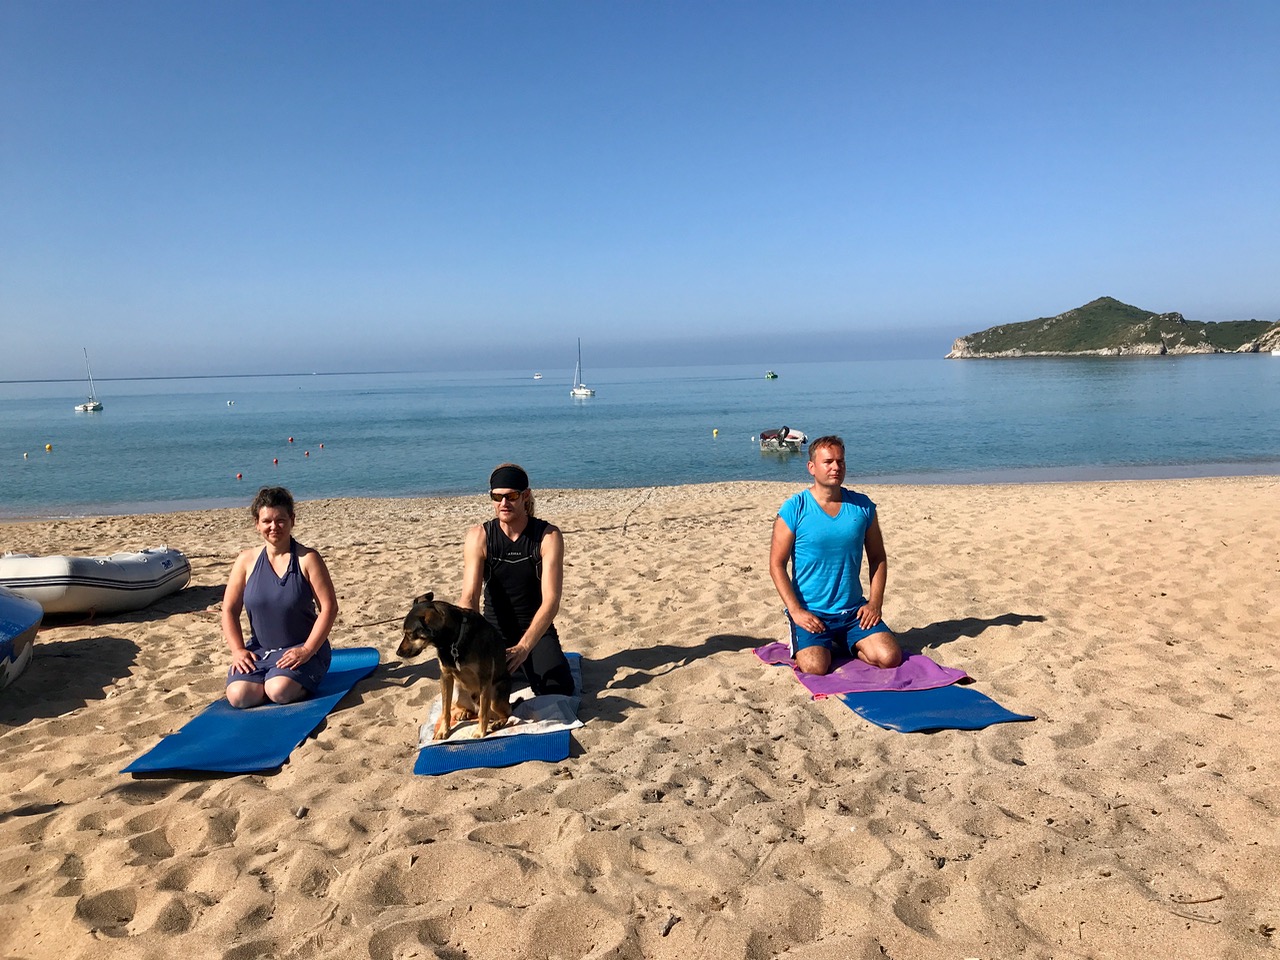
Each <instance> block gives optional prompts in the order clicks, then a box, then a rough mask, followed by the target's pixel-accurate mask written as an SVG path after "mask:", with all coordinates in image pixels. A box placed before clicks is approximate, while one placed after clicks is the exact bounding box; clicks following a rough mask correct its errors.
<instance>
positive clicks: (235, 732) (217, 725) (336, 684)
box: [120, 647, 378, 773]
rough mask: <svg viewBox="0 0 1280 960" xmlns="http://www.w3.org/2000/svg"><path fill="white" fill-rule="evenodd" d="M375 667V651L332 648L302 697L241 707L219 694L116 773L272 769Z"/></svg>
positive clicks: (361, 648) (220, 771) (247, 771)
mask: <svg viewBox="0 0 1280 960" xmlns="http://www.w3.org/2000/svg"><path fill="white" fill-rule="evenodd" d="M377 665H378V651H377V650H375V649H374V648H373V647H349V648H347V649H344V650H338V649H335V650H334V651H333V659H332V660H331V661H330V664H329V672H328V673H326V674H325V677H324V679H323V680H321V681H320V686H319V688H318V689H317V690H316V692H315V693H314V694H313V695H312V696H310V697H308V698H307V699H305V700H302V701H300V702H298V703H285V704H279V703H269V704H263V705H262V706H260V707H250V708H249V709H247V710H240V709H237V708H236V707H233V706H231V704H229V703H227V701H226V699H225V698H224V699H222V700H219V701H217V702H216V703H212V704H210V705H209V706H208V707H206V708H205V709H204V710H202V711H201V712H200V713H198V714H196V716H195V717H194V718H192V719H191V720H190V721H188V722H187V724H186V725H185V726H184V727H183V728H182V729H181V730H179V731H178V732H177V733H171V734H169V735H168V736H167V737H165V738H164V739H163V740H161V741H160V742H159V743H158V744H156V745H155V746H154V747H152V748H151V749H150V750H148V751H147V752H146V753H144V754H143V755H142V756H140V757H139V758H138V759H137V760H135V761H133V763H131V764H129V765H128V766H127V767H125V768H124V769H123V770H121V771H120V772H121V773H157V772H160V771H165V770H203V771H209V772H213V773H251V772H253V771H256V770H274V769H275V768H276V767H279V766H281V765H283V764H284V762H285V761H286V760H288V759H289V754H290V753H292V752H293V748H294V747H296V746H297V745H298V744H300V743H301V742H302V741H303V740H305V739H306V738H307V735H308V734H309V733H311V731H312V730H314V729H315V728H316V727H318V726H320V722H321V721H322V720H324V718H325V717H326V716H328V714H329V711H330V710H332V709H333V708H334V707H335V706H337V704H338V701H339V700H341V699H342V698H343V697H344V696H346V695H347V693H348V692H349V691H350V690H351V688H352V687H353V686H355V685H356V683H357V682H358V681H359V680H361V679H363V678H364V677H367V676H368V675H369V674H371V673H372V672H373V670H374V668H375V667H376V666H377Z"/></svg>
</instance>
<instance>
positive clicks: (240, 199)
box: [0, 0, 1280, 379]
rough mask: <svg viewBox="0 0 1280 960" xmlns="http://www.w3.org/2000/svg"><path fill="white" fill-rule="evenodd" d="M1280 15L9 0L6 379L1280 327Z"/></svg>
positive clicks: (904, 350)
mask: <svg viewBox="0 0 1280 960" xmlns="http://www.w3.org/2000/svg"><path fill="white" fill-rule="evenodd" d="M1278 40H1280V3H1275V2H1272V0H1259V2H1237V3H1233V2H1229V0H1228V2H1222V3H1212V4H1210V3H1203V2H1194V3H1178V2H1150V3H1131V2H1123V0H1120V2H1105V3H1104V2H1096V3H1095V2H1063V3H1053V2H1021V0H1019V2H1007V3H1006V2H981V0H979V2H963V3H957V2H953V0H945V2H911V0H906V2H900V3H870V2H866V3H862V2H853V0H846V2H830V3H827V2H805V0H797V2H782V0H778V2H773V3H757V2H741V0H734V2H715V3H712V2H698V0H678V2H662V3H653V2H625V3H623V2H607V0H593V2H558V0H540V2H532V0H530V2H521V3H514V2H510V3H509V2H485V0H466V2H463V0H458V2H425V0H422V2H404V3H402V2H377V3H356V2H349V3H332V2H305V3H279V2H260V0H251V2H200V3H194V2H193V3H186V2H179V3H174V2H170V0H163V2H135V0H111V2H108V3H103V2H98V0H93V2H86V0H5V2H3V3H0V336H2V337H3V345H4V346H3V349H2V350H0V379H21V378H28V377H64V376H65V377H76V376H79V375H80V370H81V366H82V363H83V360H82V356H81V352H80V350H81V347H82V346H85V347H88V349H89V352H90V355H91V357H92V359H93V361H94V370H95V373H96V374H97V375H99V376H101V377H124V376H133V375H166V374H175V375H185V374H201V373H211V374H216V373H249V372H267V371H281V372H295V371H309V370H325V371H332V370H385V369H395V370H402V369H431V368H439V367H449V366H458V367H462V368H466V369H487V368H513V369H524V368H534V369H542V368H546V369H549V370H550V369H555V370H557V372H559V371H560V370H561V369H562V368H565V367H571V366H572V357H573V350H574V341H575V338H576V337H578V336H581V337H582V339H583V343H584V351H585V353H586V359H587V361H588V367H589V368H590V367H592V366H594V367H595V368H600V367H607V366H614V365H625V364H629V363H657V364H665V363H679V362H686V361H698V362H714V361H716V360H721V359H723V360H726V361H735V362H736V361H741V362H750V363H755V362H759V363H760V364H761V366H767V365H769V363H770V361H771V360H773V359H775V358H776V359H777V360H778V361H782V360H788V361H793V360H799V359H803V358H804V357H814V358H830V359H836V358H846V357H848V358H853V357H858V356H898V355H913V356H941V355H942V354H943V353H945V352H946V350H947V349H948V348H949V346H950V342H951V340H952V339H953V338H954V337H956V336H961V335H963V334H966V333H971V332H973V331H975V330H979V329H983V328H985V327H987V326H990V325H992V324H996V323H1006V322H1013V321H1019V320H1028V319H1032V318H1034V317H1039V316H1048V315H1053V314H1056V313H1060V312H1062V311H1064V310H1068V309H1070V308H1072V307H1075V306H1079V305H1080V304H1082V303H1085V302H1087V301H1089V300H1091V299H1093V298H1094V297H1098V296H1103V295H1106V296H1113V297H1117V298H1118V299H1120V300H1123V301H1125V302H1127V303H1132V304H1136V305H1138V306H1140V307H1144V308H1146V309H1151V310H1159V311H1167V310H1176V311H1180V312H1182V313H1183V314H1185V315H1186V316H1187V317H1188V319H1192V320H1230V319H1248V318H1258V319H1267V320H1276V319H1280V122H1278V120H1277V118H1280V54H1278V53H1277V41H1278Z"/></svg>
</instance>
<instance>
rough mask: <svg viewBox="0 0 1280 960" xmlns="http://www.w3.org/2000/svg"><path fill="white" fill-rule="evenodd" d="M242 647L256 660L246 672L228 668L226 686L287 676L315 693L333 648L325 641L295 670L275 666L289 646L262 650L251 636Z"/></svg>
mask: <svg viewBox="0 0 1280 960" xmlns="http://www.w3.org/2000/svg"><path fill="white" fill-rule="evenodd" d="M244 648H245V649H246V650H248V651H249V652H250V653H252V654H253V655H254V656H255V657H257V658H258V660H257V662H256V663H255V664H254V665H253V669H252V670H251V671H249V672H248V673H232V672H231V671H230V670H228V671H227V686H230V685H231V684H233V683H239V682H241V681H243V682H246V683H266V682H267V681H268V680H270V679H271V678H272V677H288V678H289V679H290V680H293V681H294V682H295V683H298V684H300V685H301V687H302V689H304V690H306V691H307V693H315V692H316V687H318V686H320V681H321V680H323V679H324V675H325V674H326V673H328V672H329V661H330V660H331V659H332V658H333V649H332V648H331V647H330V646H329V643H328V641H325V644H324V646H322V647H321V648H320V649H319V650H317V651H316V655H315V656H314V657H312V658H311V659H310V660H308V661H307V662H306V663H304V664H303V665H302V666H301V667H300V668H298V669H296V670H292V669H283V668H281V667H278V666H276V661H277V660H279V659H280V655H281V654H282V653H284V652H285V651H286V650H288V649H289V647H275V648H273V649H271V650H263V649H262V647H261V646H259V645H258V643H257V642H256V641H254V640H253V639H252V638H251V639H250V640H249V642H248V643H246V644H245V645H244Z"/></svg>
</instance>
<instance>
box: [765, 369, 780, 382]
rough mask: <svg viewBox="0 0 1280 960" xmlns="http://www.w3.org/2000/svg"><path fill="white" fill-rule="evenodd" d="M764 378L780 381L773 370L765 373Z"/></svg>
mask: <svg viewBox="0 0 1280 960" xmlns="http://www.w3.org/2000/svg"><path fill="white" fill-rule="evenodd" d="M764 378H765V379H766V380H777V379H778V375H777V374H776V373H774V372H773V371H772V370H766V371H765V372H764Z"/></svg>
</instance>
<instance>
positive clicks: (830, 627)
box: [787, 604, 892, 657]
mask: <svg viewBox="0 0 1280 960" xmlns="http://www.w3.org/2000/svg"><path fill="white" fill-rule="evenodd" d="M862 607H863V605H862V604H859V605H858V606H856V607H854V608H853V609H852V610H841V611H840V612H839V613H815V614H814V616H816V617H817V618H818V619H819V620H821V621H822V622H823V623H824V624H826V626H827V629H826V630H823V631H822V633H810V632H809V631H808V630H806V629H805V628H804V627H800V626H797V625H796V623H795V621H794V620H792V619H791V614H790V613H788V614H787V623H789V624H791V656H792V657H794V656H795V655H796V654H797V653H799V652H800V651H801V650H803V649H804V648H805V647H826V648H827V649H828V650H830V651H831V652H832V653H833V654H840V655H841V656H846V657H853V656H856V654H855V652H854V649H853V648H854V647H856V646H857V645H858V643H859V642H860V641H862V640H865V639H866V638H867V637H869V636H871V635H872V634H873V633H890V632H892V631H890V630H889V628H888V627H887V626H886V625H885V622H884V621H883V620H881V621H880V622H879V623H877V624H876V625H875V626H874V627H870V628H869V629H866V630H864V629H862V625H861V624H860V623H858V611H859V610H861V609H862Z"/></svg>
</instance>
